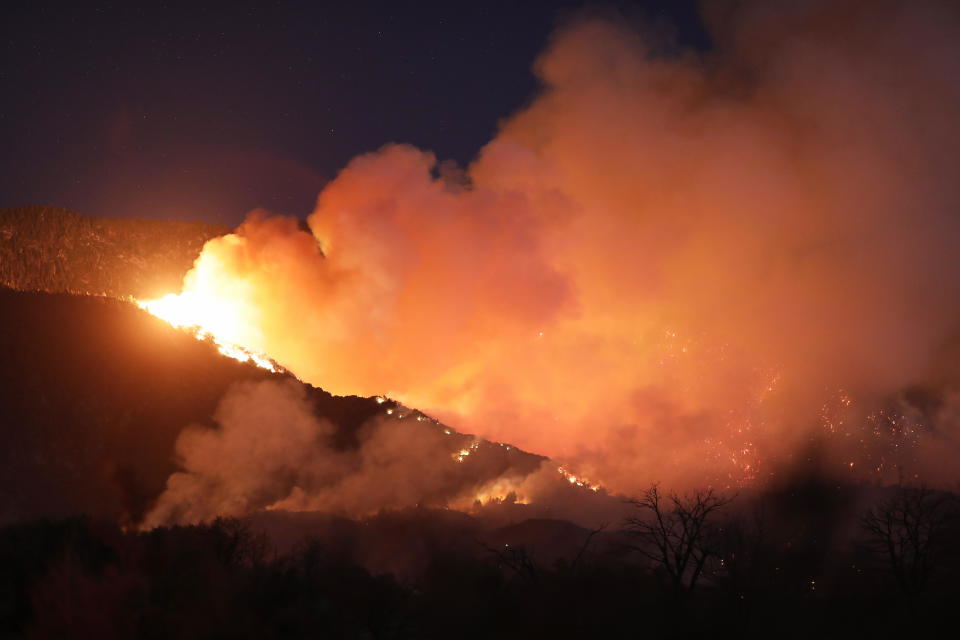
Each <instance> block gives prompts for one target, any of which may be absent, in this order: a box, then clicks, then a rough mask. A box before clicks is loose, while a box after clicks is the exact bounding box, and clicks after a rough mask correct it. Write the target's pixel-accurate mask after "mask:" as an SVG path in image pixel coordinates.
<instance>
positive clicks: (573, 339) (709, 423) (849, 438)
mask: <svg viewBox="0 0 960 640" xmlns="http://www.w3.org/2000/svg"><path fill="white" fill-rule="evenodd" d="M705 16H706V20H707V23H708V26H709V28H710V30H711V32H712V34H713V37H714V40H715V42H716V48H715V49H713V50H712V51H710V52H708V53H696V52H686V51H675V50H670V49H669V48H667V50H668V51H669V53H668V54H667V55H663V54H662V53H659V54H657V55H654V50H656V51H658V52H662V51H663V50H664V47H663V46H662V44H663V43H662V42H661V41H659V40H655V39H654V38H651V37H649V36H644V35H642V33H641V32H639V31H637V30H634V29H632V28H630V27H628V26H626V25H624V24H621V23H618V22H613V21H609V20H595V19H587V20H580V21H576V22H574V23H572V24H570V25H568V26H567V27H566V28H563V29H561V30H560V31H559V32H558V33H557V34H556V36H555V37H554V39H553V41H552V43H551V45H550V46H549V48H548V50H547V51H546V52H545V53H544V54H543V55H542V56H541V58H540V59H539V60H538V62H537V63H536V73H537V74H538V76H539V78H540V79H541V81H542V84H543V88H542V91H541V92H540V94H539V95H538V96H537V97H536V98H535V99H534V100H533V101H532V103H531V104H530V105H529V106H528V107H526V108H525V109H523V110H522V111H520V112H519V113H517V114H515V115H513V116H512V117H510V118H508V119H507V120H505V121H504V122H503V123H502V126H501V128H500V131H499V133H498V134H497V135H496V137H495V138H494V139H493V140H492V141H491V142H490V143H489V144H488V145H487V146H486V147H485V148H484V149H483V150H482V151H481V152H480V154H479V155H478V157H477V159H476V160H475V161H474V163H473V164H472V165H471V166H470V167H469V168H468V169H466V170H465V171H462V172H461V171H456V170H451V169H450V168H449V167H447V166H445V165H443V164H442V163H440V164H438V163H437V160H436V159H435V158H434V157H433V156H432V155H431V154H430V153H428V152H423V151H420V150H417V149H415V148H412V147H409V146H404V145H388V146H386V147H384V148H383V149H381V150H380V151H378V152H376V153H371V154H367V155H363V156H360V157H358V158H356V159H355V160H354V161H352V162H351V163H350V164H349V165H348V166H347V167H346V168H345V169H344V170H343V171H342V172H341V173H340V175H339V176H338V177H337V178H336V179H335V180H333V181H332V182H331V183H330V184H329V185H328V186H327V187H326V188H325V189H324V190H323V192H322V193H321V194H320V196H319V199H318V203H317V207H316V210H315V211H314V213H313V214H312V215H311V216H310V218H309V225H310V228H311V230H312V235H311V234H310V233H307V232H305V231H303V230H301V229H300V228H298V226H297V224H296V223H295V222H294V221H292V220H287V219H283V218H276V217H270V216H268V215H266V214H262V213H258V214H255V215H253V216H251V218H250V219H248V221H247V222H246V223H245V224H244V225H243V226H241V227H240V228H239V229H238V230H237V231H236V233H235V234H233V235H230V236H226V237H224V238H220V239H217V240H213V241H211V242H210V243H208V245H207V246H206V248H205V250H204V253H203V255H202V256H201V258H200V259H199V260H198V262H197V265H196V268H195V270H194V271H193V272H192V273H191V274H190V275H189V276H188V278H187V280H186V282H185V289H186V290H190V291H193V292H196V293H198V294H199V295H203V296H206V297H209V298H211V299H217V300H220V301H221V302H222V303H223V305H224V308H226V309H230V310H232V313H231V318H234V319H236V322H235V323H234V324H233V325H232V326H230V327H228V328H227V329H228V331H227V332H228V334H229V335H227V336H225V337H226V338H228V339H230V340H232V341H234V342H237V343H240V344H244V345H247V346H249V347H251V348H253V349H256V350H260V351H263V352H265V353H267V354H269V355H270V356H272V357H273V358H275V359H276V360H278V361H279V362H280V363H282V364H283V365H284V366H285V367H288V368H289V369H290V370H291V371H292V372H294V373H295V374H297V375H298V376H299V377H300V378H301V379H303V380H305V381H307V382H310V383H312V384H315V385H318V386H321V387H324V388H326V389H328V390H330V391H332V392H334V393H340V394H364V395H373V394H387V395H390V396H391V397H395V398H397V399H399V400H401V401H402V402H404V403H405V404H407V405H408V406H414V407H417V408H420V409H422V410H424V411H427V412H429V413H431V414H433V415H436V416H437V417H439V418H441V419H442V420H444V421H445V422H446V423H448V424H451V425H453V426H455V427H457V428H459V429H461V430H464V431H471V432H474V433H477V434H479V435H483V436H486V437H489V438H492V439H496V440H500V441H506V442H511V443H513V444H516V445H518V446H521V447H523V448H526V449H528V450H531V451H535V452H537V453H542V454H545V455H549V456H552V457H554V458H557V459H559V460H563V461H567V462H570V463H571V464H573V465H574V466H575V467H576V468H578V469H580V470H582V472H583V473H585V474H586V475H588V476H590V477H593V478H596V479H598V480H600V481H602V482H604V483H605V484H607V485H608V486H610V487H611V488H612V489H614V490H619V491H633V490H636V489H637V488H638V487H640V486H643V485H644V484H646V483H648V482H650V481H653V480H660V481H663V482H665V483H667V484H672V485H691V484H699V483H703V482H710V483H714V484H722V485H728V484H742V483H745V482H752V481H755V480H759V479H763V478H766V477H768V476H769V475H770V474H771V473H774V472H775V471H776V469H777V468H778V467H779V466H780V465H781V464H783V463H784V462H785V461H790V460H794V461H796V460H800V459H802V458H803V457H804V456H805V455H807V454H806V453H805V452H807V451H808V450H810V449H811V447H813V446H814V445H815V444H816V443H821V444H822V443H824V442H825V443H826V453H824V454H823V455H824V462H823V464H825V465H826V466H827V467H829V469H830V470H831V472H835V473H841V472H842V473H847V472H848V471H849V470H853V471H852V472H856V473H859V472H860V471H861V469H865V468H867V469H871V470H872V472H874V473H875V472H876V470H877V469H880V471H881V472H884V471H886V470H889V469H890V468H891V467H893V466H895V464H905V460H903V459H897V460H893V459H892V458H888V457H884V455H885V454H880V453H878V452H877V451H876V450H875V443H876V442H879V441H880V440H883V442H885V443H888V444H889V441H890V439H891V438H894V439H896V438H901V440H902V439H904V438H906V439H907V440H909V441H910V443H915V441H916V440H917V439H916V438H914V436H915V435H916V432H917V431H918V430H919V431H922V430H924V429H926V430H927V431H930V430H935V431H936V434H935V436H936V437H937V438H940V439H941V440H942V441H944V442H953V441H954V440H953V437H954V436H953V431H952V425H953V424H954V422H955V420H954V419H953V418H949V420H947V421H946V422H945V421H944V420H943V419H941V420H935V419H934V418H931V416H935V415H940V416H941V417H942V416H953V415H955V411H952V412H951V411H950V410H949V407H948V408H944V409H943V410H941V411H939V413H937V412H934V413H930V414H929V415H927V416H926V417H923V416H921V420H919V421H913V422H911V425H912V426H909V427H903V425H900V426H894V427H891V426H890V424H888V423H884V422H883V421H884V420H885V419H886V418H883V417H882V416H883V415H886V414H880V413H878V412H880V411H881V410H885V408H887V409H889V407H890V406H891V405H890V403H891V402H894V403H895V402H896V401H895V400H891V398H897V397H899V396H898V395H897V394H899V393H900V392H901V391H903V390H904V389H906V388H908V387H912V386H917V385H921V386H922V385H925V384H927V383H930V381H931V380H933V379H934V378H936V377H937V376H940V377H939V378H938V379H937V384H938V385H942V384H944V383H950V382H951V380H944V379H943V375H942V372H943V371H944V366H943V364H942V362H940V361H938V359H939V358H942V357H944V356H943V355H942V354H944V353H947V352H945V351H944V346H945V345H946V344H947V343H948V341H949V340H950V339H951V337H952V336H954V335H955V331H956V328H957V320H958V311H960V292H958V289H957V282H958V276H960V273H958V271H960V260H958V259H957V257H956V250H955V244H956V241H957V238H958V237H960V235H958V231H960V229H958V224H960V222H958V211H960V207H958V205H960V186H958V185H960V183H958V181H957V180H956V167H957V166H958V163H960V83H957V82H956V77H957V75H958V73H960V28H958V25H960V16H958V11H957V8H956V7H955V6H954V5H952V4H951V3H947V2H870V3H864V2H843V1H841V2H801V3H795V2H784V3H752V2H744V3H733V4H723V3H722V4H711V5H709V6H708V7H707V9H706V11H705ZM954 404H955V403H954ZM951 406H952V405H951ZM224 410H225V411H226V410H227V409H224ZM901 417H902V416H901ZM928 418H929V419H928ZM291 419H292V420H294V421H296V420H297V419H298V418H297V417H296V416H293V417H291ZM904 420H906V418H904ZM924 420H925V422H924ZM881 423H883V424H881ZM891 429H893V431H894V432H895V433H894V434H893V435H892V436H890V435H889V433H891ZM898 429H899V431H897V430H898ZM881 432H883V434H887V435H884V437H882V438H880V437H879V436H878V434H880V433H881ZM888 436H889V437H888ZM294 439H296V438H294ZM255 441H256V440H255ZM899 442H900V441H899V440H898V441H897V443H899ZM897 443H894V444H897ZM182 444H183V452H184V457H185V459H186V460H187V461H188V462H189V460H190V459H191V456H193V455H197V456H200V455H202V452H203V451H204V450H205V447H206V446H207V444H208V443H207V441H206V440H205V437H200V436H197V437H196V438H195V439H193V440H185V441H184V442H183V443H182ZM884 446H886V445H884ZM911 447H912V449H911V451H912V452H913V453H911V454H910V455H911V456H913V458H918V456H919V457H922V456H923V455H924V453H923V451H924V450H925V449H924V447H923V446H920V445H917V446H913V445H911ZM927 449H929V447H927ZM290 454H291V456H292V457H291V458H289V459H286V460H284V461H283V462H282V465H281V466H283V467H284V468H287V467H290V468H296V466H297V464H299V461H298V458H297V455H299V454H298V448H297V447H295V446H294V447H291V449H290ZM276 464H281V463H280V462H277V463H276ZM376 464H380V463H379V462H378V463H376ZM188 469H189V464H188ZM224 474H225V476H224V477H225V478H226V476H227V475H229V469H225V470H224ZM237 481H238V482H242V479H241V478H238V479H237ZM177 482H180V480H178V481H177ZM184 482H186V480H184ZM190 482H193V481H192V480H191V481H190ZM224 484H229V483H226V482H225V483H224ZM188 485H189V483H188ZM377 486H379V485H378V484H377V483H373V484H372V485H371V486H368V487H366V488H365V489H364V490H370V491H373V490H374V489H375V488H376V487H377ZM172 488H174V487H172ZM182 489H184V490H190V487H189V486H185V487H182ZM225 491H226V490H225ZM232 499H233V498H232V497H231V496H230V495H228V494H224V495H222V498H221V501H222V503H223V504H227V505H229V504H231V500H232ZM291 499H292V498H291ZM331 499H333V498H331ZM385 499H386V498H385Z"/></svg>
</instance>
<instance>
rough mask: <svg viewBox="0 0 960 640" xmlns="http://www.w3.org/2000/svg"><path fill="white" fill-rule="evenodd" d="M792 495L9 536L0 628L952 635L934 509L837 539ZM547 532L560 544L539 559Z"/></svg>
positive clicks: (242, 634) (27, 528)
mask: <svg viewBox="0 0 960 640" xmlns="http://www.w3.org/2000/svg"><path fill="white" fill-rule="evenodd" d="M820 490H825V489H822V488H821V489H817V490H816V491H820ZM918 492H919V493H918ZM802 493H803V491H787V492H785V493H783V495H780V496H772V497H768V498H764V499H759V498H758V499H751V504H749V505H741V508H740V509H737V510H734V509H733V508H732V505H722V508H720V509H717V510H712V511H708V512H707V513H706V516H705V517H702V518H701V517H700V516H701V515H702V514H703V510H702V509H700V506H703V504H709V501H710V499H711V498H710V497H709V496H706V495H705V494H700V495H699V496H689V497H686V498H679V499H678V501H677V502H672V501H671V500H670V499H669V496H663V495H661V496H659V498H660V500H661V501H660V505H659V508H660V510H661V512H660V514H659V515H660V516H661V517H660V519H657V518H644V519H643V522H644V523H645V525H644V526H642V527H639V528H638V526H637V524H636V523H633V522H631V521H626V522H623V523H617V524H615V525H610V526H608V527H606V528H603V529H602V530H601V528H599V527H598V528H597V529H595V530H592V531H588V530H584V529H578V528H576V527H572V526H571V525H570V524H569V523H563V522H560V521H527V522H523V523H519V524H515V525H510V526H507V527H500V528H498V529H496V530H484V528H483V526H482V525H481V524H480V523H479V521H478V519H476V518H474V519H470V518H467V517H466V516H463V515H462V514H457V515H456V517H454V514H453V512H448V511H431V510H425V509H414V510H410V511H407V512H400V513H397V512H394V513H385V514H381V515H379V516H376V517H373V518H370V519H367V520H364V521H361V522H348V521H345V520H344V521H338V522H336V523H334V520H335V519H328V520H327V521H326V522H327V526H326V529H325V531H324V532H323V533H319V534H314V535H307V536H304V537H303V538H301V539H300V541H299V542H297V543H296V544H293V545H290V546H287V547H285V548H284V549H283V550H282V551H278V549H277V547H276V546H275V545H273V544H272V542H271V539H270V538H269V537H267V535H266V534H264V533H262V531H264V528H263V527H261V526H259V525H258V524H256V520H248V521H242V522H241V521H237V520H218V521H216V522H213V523H211V524H208V525H203V526H188V527H172V528H159V529H155V530H153V531H150V532H145V533H134V532H122V531H121V530H120V529H118V528H117V527H115V526H112V525H106V524H97V523H93V522H91V521H88V520H86V519H68V520H60V521H38V522H33V523H29V524H17V525H10V526H7V527H5V528H3V529H0V567H2V568H3V571H2V572H0V635H2V636H3V637H28V638H64V637H80V638H300V637H325V638H596V637H606V636H611V637H646V638H660V637H691V638H692V637H704V638H706V637H711V638H715V637H727V636H734V635H736V636H738V637H741V638H742V637H757V638H810V637H813V638H835V637H836V638H841V637H842V638H861V637H873V638H885V637H927V636H930V637H932V635H933V634H934V633H936V632H940V633H939V634H938V637H941V636H940V634H942V633H943V632H945V631H948V630H950V629H951V628H952V625H953V619H954V612H955V606H956V604H957V602H958V600H957V598H958V595H960V584H958V583H957V581H956V577H957V575H958V574H957V569H958V566H960V565H958V562H957V557H956V554H955V553H954V552H955V551H956V547H957V546H958V545H960V538H958V537H957V535H956V534H957V526H956V521H955V520H954V519H953V518H954V516H955V511H953V506H952V505H951V504H949V503H950V500H951V497H950V496H945V495H943V494H937V493H936V492H929V491H925V490H921V489H916V488H909V489H908V488H895V489H891V490H887V491H885V492H882V493H881V494H878V495H877V496H874V497H873V498H872V501H871V503H870V504H869V505H867V506H866V507H865V508H864V509H863V510H862V511H861V512H860V513H859V515H858V516H857V517H856V518H853V520H855V521H856V523H857V526H856V529H855V530H854V531H847V532H842V531H840V529H842V528H843V526H844V525H843V524H840V523H843V522H849V521H850V519H849V518H848V519H843V518H839V519H838V518H833V521H834V522H835V524H834V525H830V524H829V523H828V522H826V521H825V520H820V521H818V520H817V518H815V517H814V518H812V519H809V521H808V522H810V523H811V524H813V525H822V526H823V528H822V529H818V528H817V527H815V526H806V527H804V526H799V527H798V526H795V523H791V522H789V520H790V518H789V517H787V518H786V519H785V520H784V518H783V516H784V514H785V513H787V512H788V511H789V509H786V510H785V509H784V505H783V504H778V503H782V501H783V500H795V501H796V500H799V501H801V502H802V501H804V500H808V499H810V498H811V496H810V495H806V496H804V495H801V494H802ZM648 498H650V495H649V494H648V495H647V496H644V497H642V498H641V500H647V499H648ZM704 498H706V502H703V500H702V499H704ZM822 498H823V496H819V497H817V499H818V500H820V499H822ZM918 499H919V502H918V501H917V500H918ZM648 504H649V503H648ZM811 504H813V503H811ZM821 504H823V505H824V506H825V507H826V508H828V509H829V507H830V505H829V504H828V503H824V502H821ZM765 505H769V506H770V511H769V512H767V513H765V512H764V509H767V508H768V507H767V506H765ZM744 506H746V508H743V507H744ZM793 507H797V504H794V505H793ZM726 509H729V510H730V512H729V513H727V514H725V515H724V514H723V511H724V510H726ZM685 510H686V511H685ZM647 511H649V508H648V506H643V505H641V506H638V508H637V510H636V513H637V515H638V516H643V515H644V514H646V515H653V513H652V512H651V513H649V514H647V513H646V512H647ZM793 511H794V513H795V514H796V517H797V518H800V517H802V509H799V510H797V509H795V508H794V510H793ZM771 516H773V517H771ZM288 517H292V516H288ZM678 517H679V519H677V518H678ZM657 522H662V523H664V524H665V525H666V526H667V527H668V528H667V529H662V530H661V531H668V530H669V531H672V532H673V534H676V536H675V537H671V536H672V535H673V534H670V535H668V536H667V537H666V538H663V539H661V540H660V542H665V543H666V544H667V545H668V546H669V545H671V544H675V543H678V542H681V541H686V542H688V543H690V544H689V548H688V547H683V546H676V547H673V550H674V551H677V552H678V555H676V556H672V557H671V558H670V559H669V560H667V561H666V562H664V561H662V560H663V558H661V559H659V560H658V556H657V553H658V551H657V544H658V540H657V538H656V534H655V532H656V531H657V530H658V529H657V526H659V525H657V524H655V523H657ZM878 523H879V528H875V526H876V525H878ZM884 523H886V524H884ZM260 524H263V523H262V522H261V523H260ZM334 525H335V526H334ZM647 525H651V526H652V527H653V528H650V526H647ZM674 525H679V528H674ZM914 525H917V526H914ZM644 527H646V528H644ZM685 527H687V528H685ZM267 528H269V527H267ZM333 529H338V530H339V531H340V534H339V535H335V534H331V531H332V530H333ZM531 532H534V533H533V537H531V535H530V534H531ZM651 532H654V533H651ZM647 534H650V535H653V537H649V538H648V537H645V536H646V535H647ZM888 534H892V536H890V535H888ZM901 534H903V536H901ZM564 536H566V537H567V538H570V540H572V538H571V536H572V537H573V538H577V539H576V543H575V544H573V545H572V546H571V547H570V548H569V549H568V550H567V551H566V552H564V553H559V554H556V553H553V551H555V548H554V549H552V550H551V545H554V546H555V543H556V542H557V540H558V539H559V538H561V537H564ZM684 536H686V537H684ZM511 539H515V540H517V542H516V543H515V544H511V543H510V542H508V540H511ZM887 543H890V544H891V545H892V546H888V545H887ZM685 549H687V550H689V549H692V550H693V553H692V554H691V555H690V558H693V559H694V560H696V559H697V558H699V557H703V558H704V562H703V563H702V565H701V567H700V568H701V569H702V571H701V572H700V573H699V575H698V576H697V577H696V579H692V578H693V574H692V573H691V572H690V569H691V568H695V565H696V563H695V565H691V566H688V567H686V569H685V570H684V571H683V572H682V575H681V580H680V581H679V582H678V581H676V580H675V579H674V578H675V576H674V575H673V574H672V569H671V568H670V567H668V566H667V563H669V562H673V561H674V560H676V559H679V558H680V557H681V556H682V555H683V553H684V550H685ZM701 552H703V555H702V556H700V555H698V554H700V553H701ZM390 554H396V555H397V556H398V557H397V558H395V560H396V563H397V566H398V567H399V566H402V565H403V564H404V559H405V558H407V557H408V556H409V557H413V556H416V558H417V562H416V563H415V564H416V566H415V568H414V567H413V565H409V566H408V567H407V569H406V570H399V571H396V572H391V573H384V572H382V570H376V569H372V568H371V562H370V558H371V557H379V559H380V561H383V560H384V559H385V558H384V556H388V555H390ZM386 559H387V560H388V561H389V558H386ZM373 564H377V563H373ZM388 564H389V562H388ZM381 566H382V562H381ZM904 572H906V573H904Z"/></svg>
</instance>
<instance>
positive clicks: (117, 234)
mask: <svg viewBox="0 0 960 640" xmlns="http://www.w3.org/2000/svg"><path fill="white" fill-rule="evenodd" d="M229 231H230V230H229V229H227V228H226V227H218V226H213V225H208V224H203V223H200V222H181V221H163V220H129V219H112V218H97V217H93V216H84V215H80V214H79V213H74V212H73V211H68V210H66V209H60V208H56V207H21V208H14V209H2V208H0V284H2V285H5V286H7V287H10V288H12V289H18V290H21V291H46V292H57V293H80V294H92V295H107V296H112V297H117V298H122V297H125V296H131V295H132V296H136V297H139V298H151V297H157V296H159V295H162V294H164V293H170V292H175V291H179V289H180V285H181V282H182V280H183V276H184V275H185V274H186V272H187V271H188V270H189V269H190V267H191V266H192V265H193V262H194V260H196V258H197V256H198V255H200V250H201V249H202V248H203V245H204V243H205V242H206V241H207V240H210V239H211V238H214V237H216V236H220V235H223V234H225V233H228V232H229Z"/></svg>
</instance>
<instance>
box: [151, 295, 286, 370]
mask: <svg viewBox="0 0 960 640" xmlns="http://www.w3.org/2000/svg"><path fill="white" fill-rule="evenodd" d="M134 302H135V303H136V305H137V306H138V307H140V308H141V309H143V310H144V311H147V312H148V313H150V314H151V315H153V316H155V317H157V318H160V319H161V320H163V321H164V322H167V323H169V324H170V325H172V326H174V327H176V328H178V329H183V330H185V331H188V332H189V333H191V334H193V336H194V337H196V338H197V339H198V340H208V339H209V340H212V341H213V343H214V344H215V345H216V346H217V351H219V352H220V353H221V354H222V355H225V356H227V357H228V358H233V359H234V360H237V361H239V362H250V363H252V364H255V365H256V366H258V367H260V368H261V369H266V370H267V371H272V372H274V373H279V372H280V371H282V369H281V368H280V367H279V366H278V365H277V364H276V363H275V362H273V361H272V360H270V359H269V358H267V357H266V356H264V355H261V354H259V353H256V352H254V351H251V350H250V349H247V348H245V347H241V346H240V345H237V344H234V343H232V342H230V341H229V340H228V339H226V338H225V337H224V336H229V335H236V332H237V331H238V330H239V327H241V326H244V323H241V322H240V320H239V317H240V313H239V309H236V308H234V307H235V305H231V304H230V303H229V302H228V301H225V300H220V299H210V298H205V297H203V296H199V295H196V294H194V293H192V292H184V293H181V294H180V295H176V294H172V293H171V294H168V295H165V296H163V297H162V298H157V299H155V300H137V299H134Z"/></svg>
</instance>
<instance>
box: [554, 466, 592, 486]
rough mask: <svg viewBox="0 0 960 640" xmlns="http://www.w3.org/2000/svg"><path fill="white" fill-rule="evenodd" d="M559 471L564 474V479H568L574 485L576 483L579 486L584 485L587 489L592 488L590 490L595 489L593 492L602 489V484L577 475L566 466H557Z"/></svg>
mask: <svg viewBox="0 0 960 640" xmlns="http://www.w3.org/2000/svg"><path fill="white" fill-rule="evenodd" d="M557 472H558V473H559V474H560V475H561V476H563V478H564V480H566V481H567V482H569V483H570V484H572V485H576V486H578V487H584V488H586V489H590V491H593V492H597V491H599V490H600V485H598V484H594V483H592V482H590V481H589V480H587V479H586V478H583V477H579V476H575V475H573V474H572V473H570V472H569V471H567V470H566V469H565V468H564V467H557Z"/></svg>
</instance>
